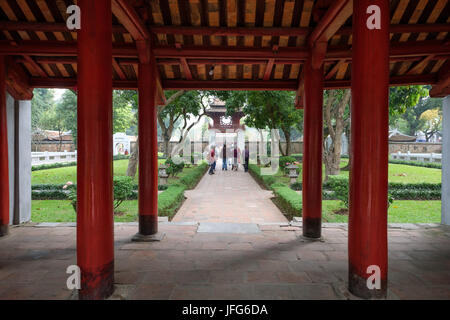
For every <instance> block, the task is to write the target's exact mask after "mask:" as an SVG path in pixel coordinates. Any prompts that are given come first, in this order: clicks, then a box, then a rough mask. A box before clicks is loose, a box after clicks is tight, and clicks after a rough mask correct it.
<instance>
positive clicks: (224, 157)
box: [222, 144, 228, 171]
mask: <svg viewBox="0 0 450 320" xmlns="http://www.w3.org/2000/svg"><path fill="white" fill-rule="evenodd" d="M223 170H225V171H227V170H228V164H227V145H226V144H224V145H223V148H222V171H223Z"/></svg>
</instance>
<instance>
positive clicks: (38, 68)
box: [23, 55, 48, 78]
mask: <svg viewBox="0 0 450 320" xmlns="http://www.w3.org/2000/svg"><path fill="white" fill-rule="evenodd" d="M23 57H24V59H25V63H28V64H30V65H31V66H32V67H33V69H34V70H35V71H36V73H38V74H39V76H41V77H43V78H46V77H48V75H47V73H46V72H45V71H44V70H43V69H42V68H41V66H40V65H39V64H38V63H37V62H36V61H34V59H33V58H31V57H30V56H27V55H24V56H23Z"/></svg>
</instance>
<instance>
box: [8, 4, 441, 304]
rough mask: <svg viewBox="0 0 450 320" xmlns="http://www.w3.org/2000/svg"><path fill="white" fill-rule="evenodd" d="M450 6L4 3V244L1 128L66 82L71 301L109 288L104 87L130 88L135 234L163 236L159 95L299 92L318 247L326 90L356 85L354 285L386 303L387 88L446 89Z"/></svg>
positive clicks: (308, 221)
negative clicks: (39, 95) (70, 24)
mask: <svg viewBox="0 0 450 320" xmlns="http://www.w3.org/2000/svg"><path fill="white" fill-rule="evenodd" d="M73 4H77V5H78V6H79V8H80V9H81V28H80V29H79V30H68V29H67V26H66V23H65V22H66V19H67V18H68V16H69V15H68V14H67V13H66V9H67V7H68V6H70V5H73ZM449 13H450V1H447V0H391V1H389V0H359V1H352V0H334V1H330V0H250V1H239V0H170V1H169V0H159V1H157V0H147V1H131V0H129V1H128V0H95V1H92V0H78V1H75V0H27V1H25V0H23V1H19V0H17V1H15V0H3V1H0V30H1V32H0V138H1V141H0V148H1V150H0V177H1V179H2V183H1V184H0V197H1V200H0V236H2V235H5V234H7V233H8V225H9V223H10V222H11V223H12V222H13V221H11V219H10V212H11V209H10V202H11V201H13V202H14V205H18V204H19V205H20V199H18V198H16V197H18V196H19V195H18V194H17V193H18V189H16V188H14V189H11V188H10V187H9V186H8V184H7V183H5V181H8V179H10V178H9V177H10V175H11V174H12V173H11V170H8V139H7V130H8V128H7V127H8V126H12V125H14V124H15V126H14V128H20V126H21V125H25V124H26V122H21V121H22V120H21V119H22V117H21V115H20V113H21V112H27V111H26V110H29V108H30V100H31V99H32V97H33V88H72V89H75V90H76V91H77V94H78V170H77V181H78V213H77V215H78V219H77V220H78V221H77V264H78V266H79V267H80V268H81V271H82V289H81V290H80V298H82V299H101V298H106V297H108V296H109V295H111V293H112V291H113V283H114V251H113V248H114V241H113V233H114V231H113V215H112V212H113V208H112V206H113V192H112V151H113V148H112V90H113V89H114V88H118V89H138V90H139V105H140V107H139V150H140V152H139V160H140V161H139V163H140V168H139V234H140V235H142V236H152V235H155V234H157V232H158V223H157V196H158V189H157V179H158V176H157V174H158V166H157V133H156V128H157V125H156V107H155V106H156V105H157V104H159V103H161V102H163V101H164V99H165V98H164V90H169V89H185V90H194V89H215V90H292V91H296V92H297V106H298V107H299V108H304V155H303V188H302V190H303V234H304V236H305V237H310V238H319V237H320V236H321V212H322V208H321V199H322V184H321V181H322V161H321V160H322V135H323V132H322V131H323V130H322V128H323V124H322V98H323V90H324V89H333V88H351V89H352V119H351V121H352V137H351V141H352V149H351V155H352V157H353V161H352V166H351V174H350V182H351V183H350V217H349V237H348V248H349V257H348V261H349V290H350V291H351V292H352V293H354V294H355V295H358V296H361V297H366V298H368V297H379V296H381V297H383V296H384V295H385V294H386V290H387V277H388V275H387V256H388V252H387V251H388V250H387V201H386V199H387V191H388V190H387V188H388V135H387V132H388V95H389V91H388V88H389V85H410V84H429V85H432V86H433V88H432V90H431V91H430V94H431V95H432V96H434V97H445V96H447V95H448V94H450V87H449V85H450V61H449V60H448V58H449V56H450V42H449V37H448V32H449V31H450V23H449V19H450V17H449ZM213 67H214V68H213ZM212 68H213V72H210V71H211V70H212ZM444 104H445V105H444V122H445V125H444V127H445V128H444V134H443V135H444V153H443V157H444V161H443V186H442V188H443V190H442V191H443V192H442V195H443V196H442V201H443V202H442V203H443V206H442V217H443V218H442V222H443V223H445V224H450V200H448V199H450V167H449V163H450V161H449V159H450V145H449V144H450V98H449V97H447V98H446V99H445V103H444ZM10 105H15V106H16V109H18V110H19V111H18V113H19V114H18V115H16V117H15V118H14V117H13V118H7V113H6V110H7V107H8V106H10ZM8 108H9V107H8ZM28 112H29V111H28ZM23 118H24V119H25V118H26V117H25V116H24V117H23ZM14 119H15V120H14ZM14 121H15V122H14ZM23 121H26V120H23ZM15 131H16V134H17V135H19V137H20V130H18V129H17V130H15ZM16 138H17V136H16ZM20 141H21V140H20V139H19V140H16V141H15V145H16V146H17V145H18V144H20V143H21V142H20ZM13 144H14V142H13ZM10 145H11V142H10ZM10 150H11V148H10ZM13 150H14V149H13ZM17 150H19V151H20V152H24V153H25V152H29V151H28V150H27V149H26V148H24V149H22V150H21V149H20V145H19V146H18V147H17V148H16V153H15V155H16V156H17V155H18V160H17V159H16V157H15V158H14V159H15V160H14V163H10V167H11V166H16V167H17V166H20V163H18V162H17V161H19V160H20V159H21V157H20V152H19V151H17ZM10 162H11V161H10ZM17 171H18V170H16V171H13V172H17ZM19 173H20V172H19ZM20 174H24V173H20ZM16 178H17V177H15V178H14V179H16ZM11 179H13V178H12V177H11ZM15 181H16V180H15ZM16 182H17V181H16ZM13 193H14V197H12V198H10V194H13ZM11 199H13V200H11ZM17 201H19V202H17ZM371 265H376V266H378V267H379V268H380V275H381V288H380V289H374V290H369V289H368V288H367V286H366V279H367V278H368V277H369V276H370V274H368V273H367V268H368V267H369V266H371Z"/></svg>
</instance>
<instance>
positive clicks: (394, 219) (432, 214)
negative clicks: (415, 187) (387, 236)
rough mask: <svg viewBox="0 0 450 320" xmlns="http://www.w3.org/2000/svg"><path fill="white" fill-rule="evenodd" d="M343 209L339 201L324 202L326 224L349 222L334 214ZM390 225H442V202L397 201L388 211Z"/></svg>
mask: <svg viewBox="0 0 450 320" xmlns="http://www.w3.org/2000/svg"><path fill="white" fill-rule="evenodd" d="M341 208H342V204H341V202H340V201H339V200H324V201H323V203H322V210H323V217H324V221H326V222H348V215H338V214H334V213H333V211H335V210H339V209H341ZM388 222H389V223H440V222H441V201H437V200H436V201H435V200H431V201H417V200H396V201H394V203H393V204H392V205H391V206H390V207H389V210H388Z"/></svg>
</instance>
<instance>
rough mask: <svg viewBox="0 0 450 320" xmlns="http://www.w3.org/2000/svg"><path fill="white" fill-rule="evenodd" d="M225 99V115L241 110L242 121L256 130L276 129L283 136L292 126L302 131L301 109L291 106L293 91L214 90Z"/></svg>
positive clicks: (286, 135)
mask: <svg viewBox="0 0 450 320" xmlns="http://www.w3.org/2000/svg"><path fill="white" fill-rule="evenodd" d="M215 94H216V95H217V96H218V97H219V98H220V99H221V100H223V101H225V102H226V107H227V114H228V115H232V114H233V113H235V112H237V111H239V110H241V109H242V111H243V112H244V113H245V115H246V117H245V119H244V123H245V124H246V125H247V126H249V127H252V128H256V129H280V130H281V131H282V134H283V135H284V137H285V138H286V139H288V138H290V136H291V131H292V130H293V129H294V128H295V129H296V130H297V131H300V132H301V131H302V128H301V126H302V123H303V110H299V109H296V108H295V106H294V100H295V94H294V93H293V92H290V91H217V92H215Z"/></svg>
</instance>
